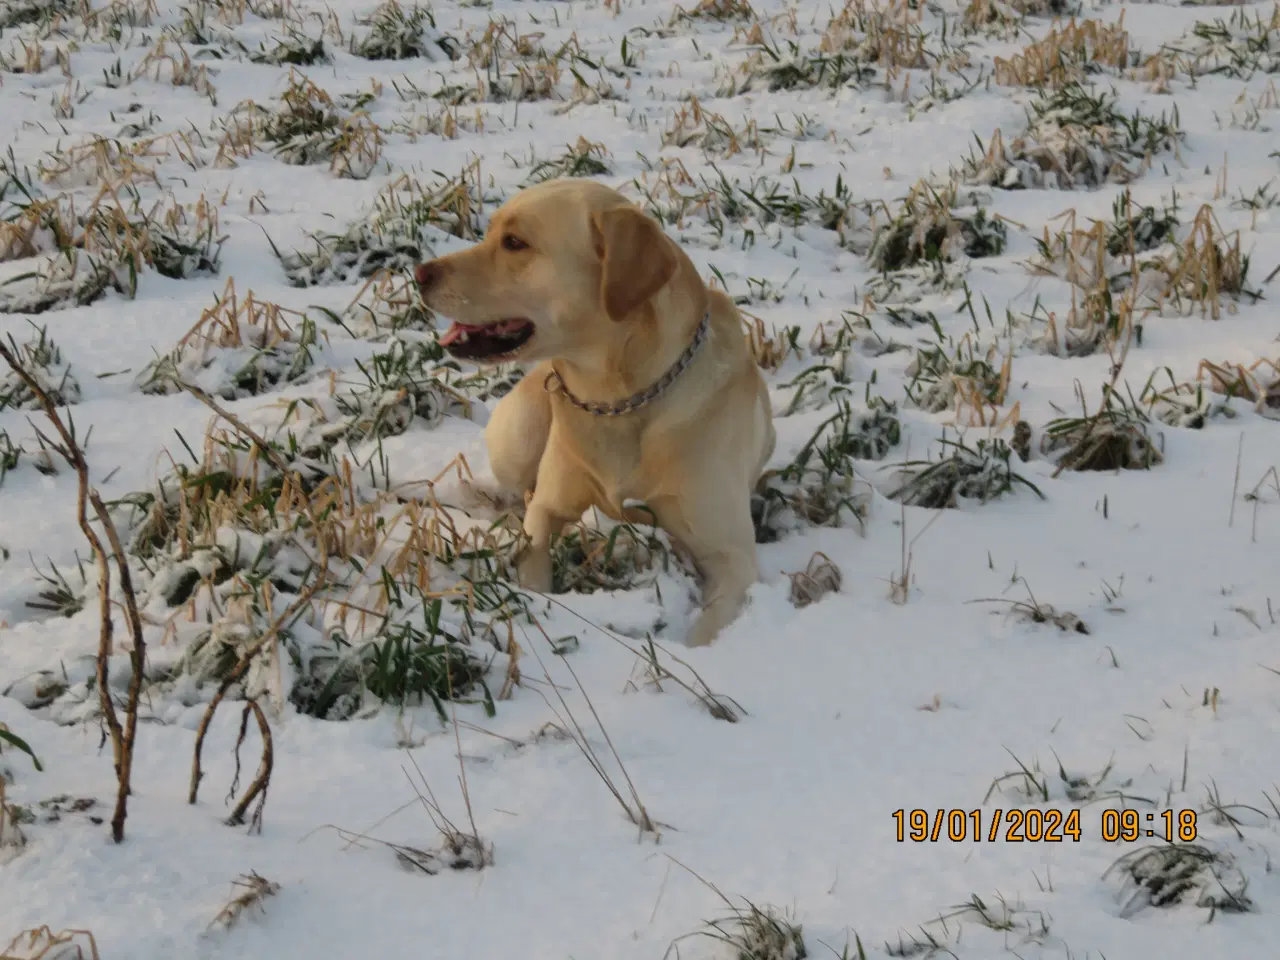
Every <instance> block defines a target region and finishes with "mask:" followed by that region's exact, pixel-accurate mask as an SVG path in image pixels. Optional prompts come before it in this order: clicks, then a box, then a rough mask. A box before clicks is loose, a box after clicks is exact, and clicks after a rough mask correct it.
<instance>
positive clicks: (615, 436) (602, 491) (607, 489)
mask: <svg viewBox="0 0 1280 960" xmlns="http://www.w3.org/2000/svg"><path fill="white" fill-rule="evenodd" d="M593 419H594V421H595V422H593V423H590V424H588V425H586V426H587V429H582V428H581V425H579V424H574V425H573V428H571V429H567V430H565V431H564V432H563V434H562V436H561V437H560V440H561V442H562V443H564V444H565V446H566V447H567V448H568V449H569V450H570V451H571V452H572V454H573V457H574V459H575V460H577V461H579V462H580V463H581V464H582V465H583V467H584V468H585V469H586V471H587V473H588V474H590V477H591V480H592V485H593V486H594V487H595V488H596V490H597V494H598V496H600V497H601V498H602V499H603V500H604V503H602V504H601V506H606V505H607V506H617V507H620V506H621V504H622V502H623V501H624V500H626V499H628V498H636V497H643V496H644V491H643V490H642V489H640V488H641V487H643V486H644V482H643V477H644V470H643V467H644V456H643V445H642V441H643V434H642V431H641V430H640V429H639V426H638V425H637V424H634V423H631V422H627V421H618V420H615V419H613V418H607V419H606V418H604V417H599V418H593Z"/></svg>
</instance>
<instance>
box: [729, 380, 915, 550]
mask: <svg viewBox="0 0 1280 960" xmlns="http://www.w3.org/2000/svg"><path fill="white" fill-rule="evenodd" d="M835 403H836V408H837V409H836V412H835V413H834V414H832V415H831V416H830V417H828V418H827V419H826V420H824V421H823V422H822V423H821V424H820V425H819V426H818V428H817V429H816V430H815V431H814V433H813V435H812V436H811V437H810V438H809V439H808V441H806V442H805V444H804V446H803V447H801V449H800V452H799V453H797V454H796V456H795V457H794V459H792V461H791V462H790V463H789V464H787V465H786V466H785V467H783V468H782V469H780V470H770V471H767V472H766V473H765V475H764V476H763V477H761V479H760V483H759V484H758V486H757V487H756V492H755V495H754V497H753V499H752V514H753V517H754V519H755V524H756V540H757V542H761V543H768V542H771V541H773V540H777V539H778V538H779V537H780V536H782V535H783V534H784V533H786V532H789V531H792V530H795V529H798V528H800V527H802V526H805V525H809V526H831V527H839V526H844V525H845V524H846V523H848V522H850V521H853V522H856V523H858V524H859V525H861V523H862V521H863V517H865V515H866V512H867V506H868V504H869V501H870V497H871V487H870V485H869V484H868V483H867V482H866V481H865V480H864V479H862V478H861V477H859V476H858V474H857V471H856V461H858V460H883V459H884V458H885V457H886V456H887V455H888V453H889V451H890V450H891V449H892V448H893V447H895V446H896V445H897V444H898V443H899V442H900V440H901V438H902V424H901V421H900V420H899V419H898V414H897V408H896V406H895V405H894V404H892V403H888V402H887V401H885V400H883V399H882V398H880V397H870V396H869V397H868V400H867V404H866V406H865V407H863V408H861V409H855V408H854V406H853V405H852V403H850V401H849V399H848V397H847V396H843V395H841V396H838V397H837V398H836V400H835Z"/></svg>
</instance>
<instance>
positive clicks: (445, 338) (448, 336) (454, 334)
mask: <svg viewBox="0 0 1280 960" xmlns="http://www.w3.org/2000/svg"><path fill="white" fill-rule="evenodd" d="M466 332H467V328H466V327H464V326H463V325H462V324H460V323H451V324H449V329H448V330H446V331H445V332H444V333H443V334H441V335H440V346H442V347H447V346H449V344H451V343H453V342H454V341H455V340H457V339H458V338H459V337H460V336H462V335H463V334H464V333H466Z"/></svg>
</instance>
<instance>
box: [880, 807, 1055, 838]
mask: <svg viewBox="0 0 1280 960" xmlns="http://www.w3.org/2000/svg"><path fill="white" fill-rule="evenodd" d="M893 822H894V827H895V831H896V833H895V839H896V840H897V841H898V842H899V843H906V842H907V841H908V840H911V841H914V842H916V843H924V842H929V843H938V842H940V841H943V840H949V841H951V842H952V843H960V842H963V841H966V840H968V841H972V842H974V843H981V842H983V841H986V842H988V843H995V842H996V841H997V840H1003V841H1005V842H1006V843H1062V842H1064V841H1066V840H1071V841H1074V842H1076V843H1079V842H1080V811H1079V810H1056V809H1049V810H1041V809H1039V808H1038V807H1027V808H1025V809H1024V808H1022V807H1011V808H1009V809H1005V808H1003V807H993V808H991V809H990V810H983V809H981V808H979V809H975V810H961V809H958V808H957V809H954V810H945V809H938V810H934V811H933V812H932V813H930V812H929V811H928V810H923V809H920V808H918V807H917V808H916V809H915V810H906V809H901V810H895V811H893Z"/></svg>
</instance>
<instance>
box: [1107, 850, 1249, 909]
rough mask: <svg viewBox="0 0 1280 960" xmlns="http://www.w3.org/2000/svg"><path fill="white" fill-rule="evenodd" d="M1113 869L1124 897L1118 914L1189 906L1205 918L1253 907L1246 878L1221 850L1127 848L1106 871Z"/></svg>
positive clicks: (1229, 855) (1231, 858)
mask: <svg viewBox="0 0 1280 960" xmlns="http://www.w3.org/2000/svg"><path fill="white" fill-rule="evenodd" d="M1112 871H1117V872H1118V873H1119V874H1120V876H1121V877H1122V879H1123V886H1124V892H1126V893H1128V898H1127V899H1126V900H1125V902H1124V905H1123V906H1122V908H1121V914H1120V915H1121V916H1124V917H1128V916H1132V915H1133V914H1134V913H1137V912H1138V911H1139V910H1141V909H1143V908H1144V907H1156V908H1162V907H1173V906H1177V905H1178V904H1180V903H1189V904H1193V905H1195V906H1197V907H1202V908H1204V909H1207V910H1209V911H1210V915H1212V914H1215V913H1217V912H1218V911H1220V910H1221V911H1223V912H1226V913H1247V912H1249V911H1252V910H1253V909H1255V908H1254V904H1253V901H1252V900H1251V899H1250V898H1249V896H1248V895H1247V894H1246V891H1247V890H1248V887H1249V879H1248V877H1246V876H1245V874H1244V873H1243V872H1242V871H1241V870H1240V868H1239V866H1237V865H1236V861H1235V858H1234V857H1232V856H1231V854H1230V853H1228V852H1226V851H1223V850H1215V849H1213V848H1211V847H1209V846H1206V845H1205V844H1201V843H1171V844H1168V845H1164V844H1161V845H1151V846H1145V847H1140V848H1139V849H1137V850H1131V851H1129V852H1128V853H1126V854H1124V855H1123V856H1122V857H1120V859H1119V860H1117V861H1116V862H1115V863H1113V864H1112V865H1111V866H1110V867H1108V868H1107V874H1106V875H1110V874H1111V872H1112Z"/></svg>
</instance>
